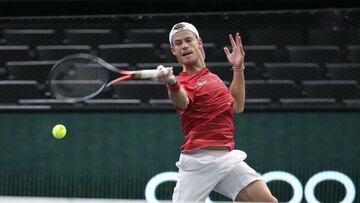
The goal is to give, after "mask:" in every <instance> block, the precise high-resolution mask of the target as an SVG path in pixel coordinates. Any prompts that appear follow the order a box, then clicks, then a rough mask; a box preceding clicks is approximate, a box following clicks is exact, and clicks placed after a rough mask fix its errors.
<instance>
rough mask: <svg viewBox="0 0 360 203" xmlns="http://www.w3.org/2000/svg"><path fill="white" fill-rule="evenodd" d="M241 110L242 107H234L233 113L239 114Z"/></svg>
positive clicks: (242, 109)
mask: <svg viewBox="0 0 360 203" xmlns="http://www.w3.org/2000/svg"><path fill="white" fill-rule="evenodd" d="M242 112H244V107H241V108H234V113H235V114H240V113H242Z"/></svg>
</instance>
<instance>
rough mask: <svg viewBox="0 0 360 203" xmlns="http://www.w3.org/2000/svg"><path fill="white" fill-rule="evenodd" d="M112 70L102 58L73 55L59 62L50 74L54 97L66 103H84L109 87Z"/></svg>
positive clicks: (50, 84)
mask: <svg viewBox="0 0 360 203" xmlns="http://www.w3.org/2000/svg"><path fill="white" fill-rule="evenodd" d="M109 70H112V71H114V72H116V71H118V70H117V69H116V68H115V67H113V66H112V65H110V64H108V63H107V62H105V61H104V60H102V59H101V58H99V57H97V56H94V55H91V54H85V53H80V54H73V55H68V56H65V57H64V58H62V59H61V60H59V61H58V62H57V63H56V64H55V65H54V66H53V68H52V69H51V71H50V73H49V78H48V82H49V87H50V90H51V93H52V95H53V96H54V97H55V98H56V99H59V100H62V101H64V102H70V103H75V102H82V101H85V100H88V99H91V98H93V97H95V96H97V95H98V94H100V93H101V92H102V91H103V90H104V88H106V87H107V85H108V82H109V80H110V77H111V76H110V74H111V72H110V71H109Z"/></svg>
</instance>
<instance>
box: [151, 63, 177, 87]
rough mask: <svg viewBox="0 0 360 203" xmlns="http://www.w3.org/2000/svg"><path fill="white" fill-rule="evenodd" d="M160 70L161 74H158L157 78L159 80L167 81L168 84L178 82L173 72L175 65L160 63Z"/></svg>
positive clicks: (158, 68)
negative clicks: (166, 65) (167, 65)
mask: <svg viewBox="0 0 360 203" xmlns="http://www.w3.org/2000/svg"><path fill="white" fill-rule="evenodd" d="M157 70H159V74H158V75H157V78H156V80H157V81H159V82H165V83H167V84H174V83H176V78H175V75H174V73H173V67H165V66H163V65H159V66H158V67H157Z"/></svg>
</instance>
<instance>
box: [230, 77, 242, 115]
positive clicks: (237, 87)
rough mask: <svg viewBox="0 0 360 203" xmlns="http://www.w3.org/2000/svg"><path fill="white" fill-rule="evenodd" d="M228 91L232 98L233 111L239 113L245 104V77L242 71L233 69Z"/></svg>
mask: <svg viewBox="0 0 360 203" xmlns="http://www.w3.org/2000/svg"><path fill="white" fill-rule="evenodd" d="M230 93H231V96H232V97H233V99H234V104H233V111H234V113H241V112H243V111H244V106H245V78H244V71H234V74H233V80H232V82H231V84H230Z"/></svg>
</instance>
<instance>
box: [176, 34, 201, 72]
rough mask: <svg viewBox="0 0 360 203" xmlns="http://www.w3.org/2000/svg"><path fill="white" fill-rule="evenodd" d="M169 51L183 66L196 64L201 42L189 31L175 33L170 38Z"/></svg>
mask: <svg viewBox="0 0 360 203" xmlns="http://www.w3.org/2000/svg"><path fill="white" fill-rule="evenodd" d="M172 45H173V46H172V48H171V51H172V53H173V55H174V56H176V58H177V59H178V61H179V62H180V63H182V64H185V65H190V64H194V63H196V62H197V61H198V60H201V59H203V57H201V51H200V49H201V48H202V42H201V40H200V39H198V38H197V37H196V35H195V34H194V33H192V32H190V31H183V32H178V33H176V34H175V35H174V36H173V38H172Z"/></svg>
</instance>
